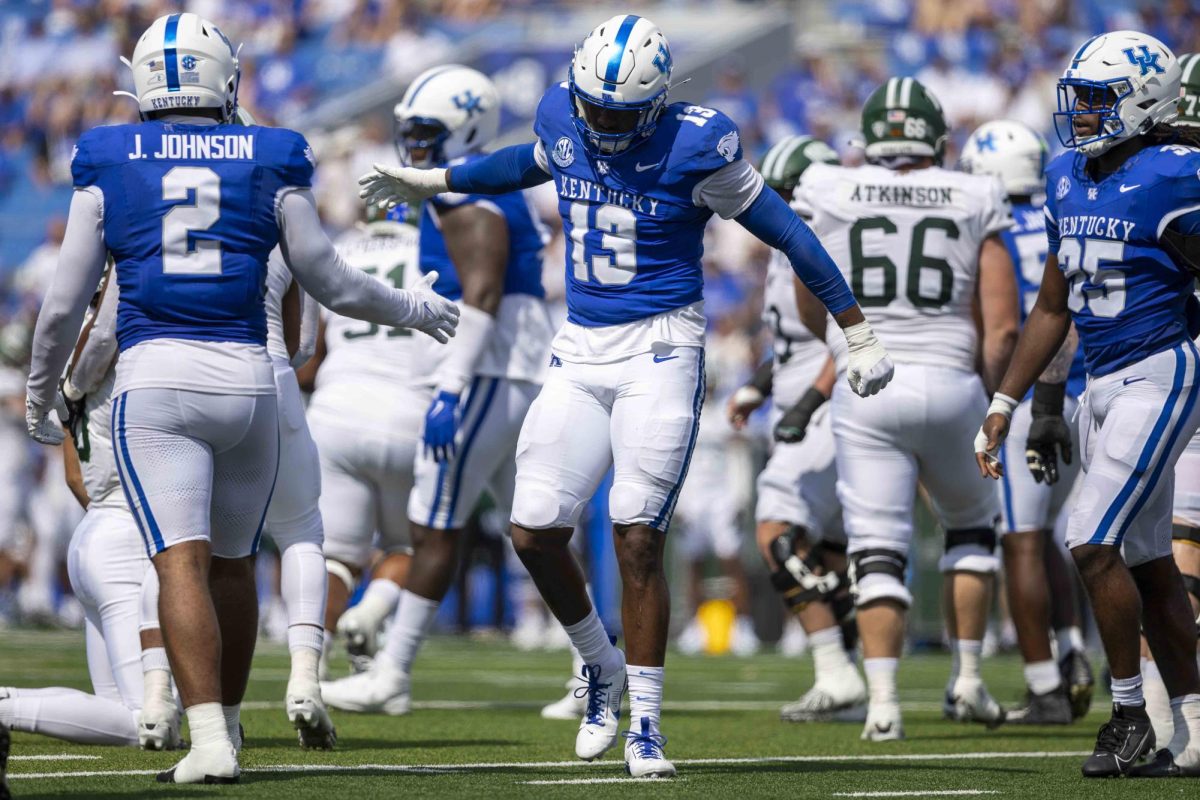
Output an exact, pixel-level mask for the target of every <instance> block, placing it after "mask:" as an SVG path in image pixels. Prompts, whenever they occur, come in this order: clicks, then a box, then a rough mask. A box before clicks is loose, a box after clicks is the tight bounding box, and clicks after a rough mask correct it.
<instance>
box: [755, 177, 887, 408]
mask: <svg viewBox="0 0 1200 800" xmlns="http://www.w3.org/2000/svg"><path fill="white" fill-rule="evenodd" d="M735 219H737V221H738V222H739V223H741V225H742V227H744V228H745V229H746V230H748V231H750V232H751V233H753V234H754V235H755V236H757V237H758V238H759V239H761V240H762V241H763V242H765V243H766V244H769V245H770V246H771V247H774V248H776V249H778V250H781V251H782V252H783V253H784V254H785V255H786V256H787V257H788V261H790V262H791V264H792V269H793V270H794V271H795V273H796V276H797V277H799V278H800V280H801V281H803V282H804V285H805V286H806V287H808V290H809V291H811V292H812V293H813V295H815V296H816V298H817V299H818V300H820V301H821V302H822V303H823V304H824V306H825V308H826V309H828V310H829V313H830V314H832V315H833V319H834V321H835V322H837V324H838V326H840V327H841V329H842V333H844V334H845V336H846V344H847V345H848V347H849V351H850V355H849V361H848V363H847V366H846V379H847V380H848V381H849V382H850V388H851V389H853V390H854V392H855V394H858V395H861V396H862V397H867V396H868V395H873V394H876V393H877V392H879V390H880V389H882V388H883V387H884V386H887V384H888V381H890V380H891V379H892V374H893V373H894V371H895V368H894V367H893V365H892V359H891V358H890V357H889V356H888V354H887V350H885V349H884V348H883V345H882V344H880V343H879V339H877V338H876V337H875V332H874V331H872V330H871V325H870V323H868V322H867V320H866V318H865V317H864V316H863V313H862V309H860V308H859V307H858V303H857V302H856V301H855V299H854V295H853V294H851V292H850V287H849V286H847V285H846V279H845V278H843V277H842V273H841V270H839V269H838V266H837V264H835V263H834V261H833V259H832V258H830V256H829V253H827V252H826V251H825V248H824V247H822V246H821V242H820V241H819V240H818V239H817V237H816V234H814V233H813V232H812V229H811V228H809V227H808V226H807V225H805V224H804V221H803V220H802V219H800V217H799V216H798V215H797V214H796V212H794V211H792V209H791V208H790V207H789V206H788V204H787V203H785V202H784V201H783V198H781V197H780V196H779V195H777V194H776V193H775V192H773V191H771V190H769V189H763V190H761V191H759V193H758V196H757V197H755V198H754V202H752V203H751V204H750V205H749V207H747V208H746V210H745V211H743V212H742V213H741V214H739V215H738V216H737V217H736V218H735Z"/></svg>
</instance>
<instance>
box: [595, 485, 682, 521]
mask: <svg viewBox="0 0 1200 800" xmlns="http://www.w3.org/2000/svg"><path fill="white" fill-rule="evenodd" d="M663 494H664V496H666V495H668V494H669V493H668V492H664V493H663ZM653 496H654V492H652V491H651V490H649V489H648V488H647V487H646V486H643V485H642V484H639V483H632V482H630V481H628V480H625V481H615V482H614V483H613V486H612V489H611V490H610V491H609V493H608V515H609V516H610V517H612V521H613V524H614V525H653V524H654V520H656V519H657V518H658V517H662V519H661V520H660V521H659V524H657V525H654V527H656V528H658V529H659V530H666V527H667V523H669V522H670V513H669V510H667V509H665V508H664V509H662V512H663V513H661V514H659V513H658V512H659V508H658V507H657V506H655V504H653V503H652V502H651V501H652V499H653ZM660 502H661V500H660ZM652 506H653V507H652Z"/></svg>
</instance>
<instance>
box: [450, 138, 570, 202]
mask: <svg viewBox="0 0 1200 800" xmlns="http://www.w3.org/2000/svg"><path fill="white" fill-rule="evenodd" d="M535 147H536V145H532V144H518V145H513V146H512V147H505V148H502V149H500V150H497V151H496V152H494V153H492V154H490V155H487V156H484V157H483V158H477V159H475V160H474V161H470V162H468V163H466V164H459V165H458V166H456V167H451V168H450V170H449V172H447V173H446V183H447V185H449V187H450V191H452V192H459V193H461V194H507V193H508V192H515V191H517V190H518V189H528V188H529V187H530V186H537V185H538V184H539V183H545V182H546V181H548V180H550V176H549V175H547V174H546V172H545V171H544V170H543V169H542V168H541V167H539V166H538V163H537V159H536V158H534V155H533V151H534V148H535Z"/></svg>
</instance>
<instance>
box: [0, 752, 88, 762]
mask: <svg viewBox="0 0 1200 800" xmlns="http://www.w3.org/2000/svg"><path fill="white" fill-rule="evenodd" d="M8 760H9V761H99V760H100V756H84V755H77V754H74V753H46V754H44V755H37V756H9V757H8Z"/></svg>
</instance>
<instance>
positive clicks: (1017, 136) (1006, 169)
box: [958, 119, 1047, 196]
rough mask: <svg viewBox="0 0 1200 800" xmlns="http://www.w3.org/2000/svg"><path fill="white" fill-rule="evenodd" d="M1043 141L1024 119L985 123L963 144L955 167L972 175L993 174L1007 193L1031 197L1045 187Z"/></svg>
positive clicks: (1044, 145)
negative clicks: (1022, 120)
mask: <svg viewBox="0 0 1200 800" xmlns="http://www.w3.org/2000/svg"><path fill="white" fill-rule="evenodd" d="M1046 154H1047V146H1046V140H1045V139H1043V138H1042V135H1041V134H1040V133H1038V132H1037V131H1035V130H1034V129H1033V128H1031V127H1029V126H1028V125H1026V124H1024V123H1023V122H1014V121H1012V120H1007V119H1002V120H996V121H995V122H985V123H984V124H982V125H980V126H979V127H978V128H976V129H975V132H974V133H972V134H971V135H970V137H969V138H968V139H967V143H966V144H965V145H963V149H962V154H961V155H960V156H959V160H958V166H959V168H960V169H962V171H963V172H969V173H971V174H972V175H995V176H996V177H997V178H999V179H1000V182H1001V183H1003V184H1004V191H1005V192H1007V193H1008V194H1009V195H1010V196H1032V195H1035V194H1037V193H1039V192H1041V191H1043V190H1044V189H1045V178H1044V177H1043V173H1044V172H1045V171H1046Z"/></svg>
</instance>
